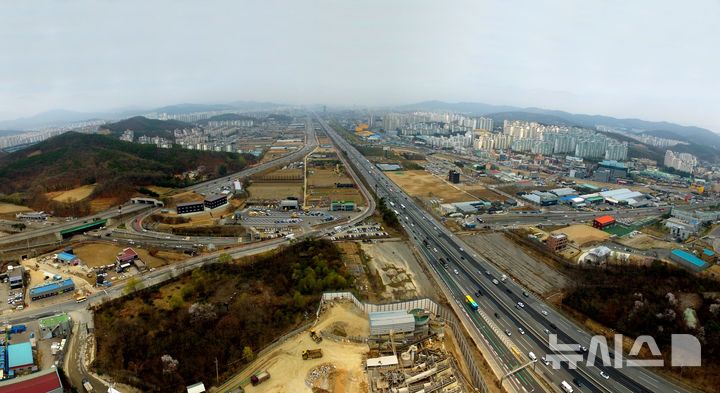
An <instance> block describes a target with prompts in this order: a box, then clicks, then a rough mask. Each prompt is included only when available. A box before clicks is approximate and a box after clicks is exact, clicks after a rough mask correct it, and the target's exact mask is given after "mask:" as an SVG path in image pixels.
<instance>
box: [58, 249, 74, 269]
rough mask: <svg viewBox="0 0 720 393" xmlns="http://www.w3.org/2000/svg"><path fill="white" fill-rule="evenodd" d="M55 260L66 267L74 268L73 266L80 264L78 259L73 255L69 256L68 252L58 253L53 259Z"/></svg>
mask: <svg viewBox="0 0 720 393" xmlns="http://www.w3.org/2000/svg"><path fill="white" fill-rule="evenodd" d="M55 259H56V260H57V261H58V262H61V263H64V264H66V265H73V266H74V265H77V264H78V263H80V260H79V259H78V257H77V256H75V255H73V254H71V253H69V252H60V253H58V254H57V257H55Z"/></svg>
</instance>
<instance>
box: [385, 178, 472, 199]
mask: <svg viewBox="0 0 720 393" xmlns="http://www.w3.org/2000/svg"><path fill="white" fill-rule="evenodd" d="M385 174H386V175H387V176H388V177H389V178H390V179H391V180H392V181H393V182H395V184H397V185H398V186H400V187H401V188H402V189H403V190H404V191H405V192H407V193H408V194H410V195H411V196H413V197H424V198H440V199H443V202H445V203H451V202H465V201H471V200H473V199H475V198H474V197H473V196H472V195H469V194H467V193H465V192H463V191H461V190H459V189H457V188H455V187H453V186H452V185H451V184H450V183H448V182H446V181H443V180H441V179H440V178H438V177H436V176H433V175H431V174H430V173H428V172H426V171H424V170H417V171H402V172H400V171H398V172H386V173H385Z"/></svg>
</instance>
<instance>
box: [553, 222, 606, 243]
mask: <svg viewBox="0 0 720 393" xmlns="http://www.w3.org/2000/svg"><path fill="white" fill-rule="evenodd" d="M551 233H554V234H557V233H564V234H566V235H567V236H568V240H569V241H571V242H574V243H575V244H576V245H577V246H578V247H584V246H585V245H589V244H591V243H596V242H602V241H605V240H607V239H609V238H610V234H608V233H607V232H603V231H601V230H599V229H596V228H593V227H591V226H589V225H582V224H576V225H569V226H567V227H565V228H560V229H557V230H554V231H552V232H551Z"/></svg>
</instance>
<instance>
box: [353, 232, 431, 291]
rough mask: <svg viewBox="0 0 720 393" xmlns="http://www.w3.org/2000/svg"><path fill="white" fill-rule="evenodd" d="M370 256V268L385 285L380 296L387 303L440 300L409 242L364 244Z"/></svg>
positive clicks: (363, 246) (364, 249)
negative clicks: (392, 301)
mask: <svg viewBox="0 0 720 393" xmlns="http://www.w3.org/2000/svg"><path fill="white" fill-rule="evenodd" d="M362 249H363V251H364V252H365V254H366V255H367V256H368V257H370V260H369V261H368V268H369V269H371V271H372V270H374V271H377V272H378V273H379V275H380V277H381V279H382V282H383V284H384V286H385V290H384V291H383V293H381V294H378V295H379V296H380V298H381V299H383V300H405V299H413V298H417V297H429V298H431V299H435V298H437V294H436V293H435V290H434V289H433V287H432V285H431V283H430V280H428V278H427V277H426V276H425V274H424V273H423V271H422V269H421V268H420V265H419V263H418V261H417V258H415V255H414V254H413V253H412V251H411V250H410V247H408V245H407V243H405V242H401V241H383V242H377V243H363V244H362Z"/></svg>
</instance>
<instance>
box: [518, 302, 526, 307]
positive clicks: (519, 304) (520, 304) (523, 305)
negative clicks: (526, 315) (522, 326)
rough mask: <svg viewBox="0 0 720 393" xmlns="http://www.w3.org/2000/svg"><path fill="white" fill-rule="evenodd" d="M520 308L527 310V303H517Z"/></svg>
mask: <svg viewBox="0 0 720 393" xmlns="http://www.w3.org/2000/svg"><path fill="white" fill-rule="evenodd" d="M517 305H518V307H520V308H525V303H523V302H517Z"/></svg>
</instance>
